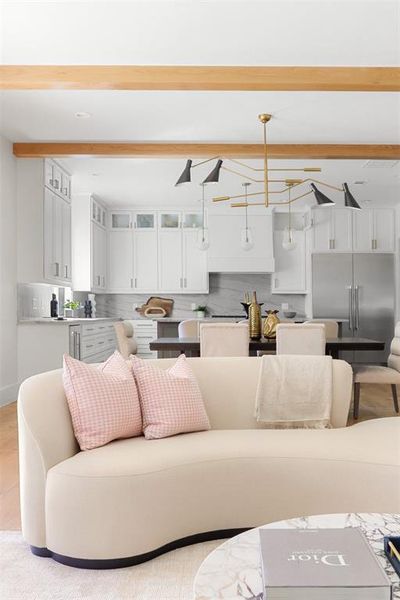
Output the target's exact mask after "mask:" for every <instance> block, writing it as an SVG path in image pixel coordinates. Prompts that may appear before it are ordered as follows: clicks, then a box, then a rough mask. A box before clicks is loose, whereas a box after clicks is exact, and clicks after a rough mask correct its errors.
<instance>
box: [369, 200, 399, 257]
mask: <svg viewBox="0 0 400 600" xmlns="http://www.w3.org/2000/svg"><path fill="white" fill-rule="evenodd" d="M373 213H374V236H373V239H374V250H375V252H394V227H395V225H394V224H395V215H394V211H393V210H392V209H391V208H377V209H374V211H373Z"/></svg>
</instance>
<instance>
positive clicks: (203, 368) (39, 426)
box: [18, 357, 400, 568]
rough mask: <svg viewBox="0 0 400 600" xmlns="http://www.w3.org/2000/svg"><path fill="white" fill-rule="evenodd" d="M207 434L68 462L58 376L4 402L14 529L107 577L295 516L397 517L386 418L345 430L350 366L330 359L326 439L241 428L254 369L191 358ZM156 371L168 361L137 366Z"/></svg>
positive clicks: (237, 362)
mask: <svg viewBox="0 0 400 600" xmlns="http://www.w3.org/2000/svg"><path fill="white" fill-rule="evenodd" d="M189 360H190V363H191V366H192V368H193V370H194V372H195V374H196V376H197V378H198V381H199V384H200V387H201V390H202V393H203V397H204V400H205V404H206V408H207V412H208V415H209V417H210V421H211V425H212V430H211V431H206V432H198V433H189V434H184V435H179V436H175V437H171V438H166V439H162V440H152V441H148V440H145V439H144V438H143V437H139V438H133V439H127V440H119V441H115V442H112V443H110V444H108V445H107V446H103V447H101V448H97V449H95V450H89V451H86V452H80V451H79V449H78V446H77V443H76V441H75V438H74V434H73V431H72V427H71V420H70V416H69V412H68V407H67V404H66V399H65V396H64V392H63V387H62V379H61V371H60V370H58V371H51V372H48V373H43V374H41V375H35V376H34V377H31V378H30V379H28V380H26V381H25V382H24V383H23V384H22V386H21V389H20V395H19V400H18V419H19V440H20V477H21V509H22V530H23V535H24V538H25V540H26V541H27V542H28V543H29V544H30V545H31V547H32V551H33V552H34V553H36V554H38V555H42V556H53V558H55V559H56V560H58V561H60V562H63V563H65V564H70V565H73V566H79V567H87V568H110V567H120V566H126V565H129V564H135V563H139V562H141V561H144V560H148V559H149V558H152V557H154V556H156V555H157V554H160V553H162V552H164V551H166V550H170V549H172V548H175V547H178V546H181V545H184V544H188V543H193V542H195V541H200V540H204V539H212V538H219V537H224V536H225V537H226V536H229V535H233V534H234V533H237V532H238V531H240V530H243V529H246V528H249V527H254V526H257V525H260V524H262V523H265V522H270V521H275V520H280V519H285V518H288V517H295V516H300V515H305V514H318V513H333V512H347V511H356V512H369V511H372V512H373V511H381V512H396V511H399V509H400V486H399V476H400V466H399V465H400V449H399V434H400V420H398V419H397V418H395V417H394V418H389V419H377V420H374V421H369V422H364V423H360V424H357V425H355V426H352V427H347V428H346V427H345V425H346V421H347V415H348V411H349V405H350V397H351V385H352V372H351V368H350V366H349V365H348V364H347V363H345V362H343V361H338V360H335V361H333V365H334V402H333V409H332V423H333V425H334V427H335V429H330V430H286V431H282V430H281V431H278V430H267V429H262V428H261V427H260V426H259V424H258V423H257V422H256V421H255V419H254V417H253V412H254V396H255V390H256V383H257V375H258V368H259V364H260V360H261V359H259V358H248V357H246V358H203V359H201V358H192V359H189ZM151 362H152V363H155V364H157V365H158V366H160V367H162V368H167V367H168V366H170V365H171V363H173V362H174V361H173V360H169V359H164V360H158V361H151Z"/></svg>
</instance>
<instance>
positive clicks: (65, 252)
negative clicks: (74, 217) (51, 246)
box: [61, 201, 72, 281]
mask: <svg viewBox="0 0 400 600" xmlns="http://www.w3.org/2000/svg"><path fill="white" fill-rule="evenodd" d="M71 262H72V257H71V205H70V204H69V203H68V202H65V201H62V275H61V276H62V279H64V280H66V281H71Z"/></svg>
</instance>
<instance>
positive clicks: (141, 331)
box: [133, 319, 158, 358]
mask: <svg viewBox="0 0 400 600" xmlns="http://www.w3.org/2000/svg"><path fill="white" fill-rule="evenodd" d="M133 335H134V337H135V340H136V343H137V356H139V358H157V354H158V353H157V352H154V351H152V350H150V348H149V345H150V342H151V341H153V340H154V339H156V338H157V321H154V320H151V319H135V320H133Z"/></svg>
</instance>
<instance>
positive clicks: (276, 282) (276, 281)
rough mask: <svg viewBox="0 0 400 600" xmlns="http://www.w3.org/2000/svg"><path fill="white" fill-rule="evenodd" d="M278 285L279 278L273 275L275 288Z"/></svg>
mask: <svg viewBox="0 0 400 600" xmlns="http://www.w3.org/2000/svg"><path fill="white" fill-rule="evenodd" d="M278 285H279V279H277V278H276V277H275V287H276V288H277V287H278Z"/></svg>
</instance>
